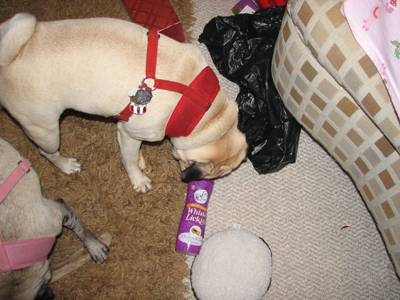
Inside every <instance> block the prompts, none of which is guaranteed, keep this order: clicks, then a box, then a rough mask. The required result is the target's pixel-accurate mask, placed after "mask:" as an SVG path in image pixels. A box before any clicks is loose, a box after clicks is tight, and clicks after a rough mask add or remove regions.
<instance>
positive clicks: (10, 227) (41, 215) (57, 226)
mask: <svg viewBox="0 0 400 300" xmlns="http://www.w3.org/2000/svg"><path fill="white" fill-rule="evenodd" d="M21 160H22V157H21V155H20V154H19V153H18V152H17V151H16V150H15V149H14V148H13V147H12V146H11V145H10V144H9V143H7V142H6V141H5V140H3V139H0V185H1V184H2V183H3V182H4V181H5V179H6V178H7V177H8V176H9V175H10V174H11V173H12V171H13V170H14V169H15V168H16V167H17V166H18V162H19V161H21ZM62 226H65V227H67V228H70V229H72V230H73V231H74V232H75V233H76V235H77V236H78V237H79V238H80V239H81V240H82V242H83V243H84V244H85V247H86V248H87V250H88V251H89V253H90V255H91V256H92V258H93V259H94V260H95V261H97V262H104V260H105V259H106V256H107V253H108V247H107V246H106V245H104V244H103V243H102V242H100V241H99V240H98V239H96V238H95V237H94V236H93V234H92V233H91V232H90V231H89V230H88V229H87V228H86V227H85V226H84V225H83V224H82V221H81V220H80V218H79V216H78V215H77V214H76V213H74V212H73V211H72V210H71V209H70V208H69V207H68V206H67V204H66V203H65V202H64V201H63V200H62V199H59V200H57V201H52V200H48V199H46V198H44V197H43V195H42V193H41V191H40V182H39V178H38V176H37V174H36V172H35V171H34V170H33V169H32V168H31V169H30V171H29V172H28V173H26V174H25V175H23V177H22V178H21V179H20V180H19V181H18V183H17V184H16V185H15V186H14V187H13V189H12V190H11V191H10V192H9V194H8V195H7V196H6V197H5V199H4V200H3V202H2V203H1V204H0V237H1V240H2V241H3V243H5V242H10V241H21V240H28V239H36V238H47V237H55V236H57V235H59V234H60V233H61V231H62ZM50 278H51V272H50V265H49V262H48V260H45V261H41V262H37V263H35V264H34V265H32V266H30V267H27V268H24V269H19V270H13V271H9V272H6V273H0V299H20V300H22V299H35V297H36V296H38V298H40V299H47V296H51V295H52V290H51V288H49V287H46V284H47V283H48V282H49V281H50ZM49 299H50V298H49Z"/></svg>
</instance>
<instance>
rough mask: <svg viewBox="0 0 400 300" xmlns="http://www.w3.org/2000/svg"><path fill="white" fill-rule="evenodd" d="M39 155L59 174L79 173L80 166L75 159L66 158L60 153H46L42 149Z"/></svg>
mask: <svg viewBox="0 0 400 300" xmlns="http://www.w3.org/2000/svg"><path fill="white" fill-rule="evenodd" d="M39 153H40V154H41V155H43V156H44V157H46V158H47V159H48V160H49V161H50V162H51V163H53V164H54V165H55V166H56V167H57V168H59V169H60V171H61V172H63V173H65V174H73V173H78V174H79V173H80V172H81V170H82V165H81V163H80V162H78V160H77V159H76V158H68V157H65V156H62V155H61V154H60V152H58V151H57V152H55V153H47V152H45V151H43V150H42V149H39Z"/></svg>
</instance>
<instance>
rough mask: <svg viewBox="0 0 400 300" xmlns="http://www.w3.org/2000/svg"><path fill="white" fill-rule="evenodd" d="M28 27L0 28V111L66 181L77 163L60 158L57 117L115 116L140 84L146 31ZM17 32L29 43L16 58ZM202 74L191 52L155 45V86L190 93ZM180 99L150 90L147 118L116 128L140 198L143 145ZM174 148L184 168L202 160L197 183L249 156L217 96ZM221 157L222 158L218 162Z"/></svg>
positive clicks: (58, 24)
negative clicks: (71, 113) (181, 87)
mask: <svg viewBox="0 0 400 300" xmlns="http://www.w3.org/2000/svg"><path fill="white" fill-rule="evenodd" d="M31 19H32V16H30V15H26V14H24V15H23V16H21V15H16V16H15V17H14V19H12V20H11V21H7V22H8V23H6V24H2V25H1V28H3V31H2V32H1V35H2V40H3V39H4V43H3V42H2V41H1V42H0V54H4V57H0V64H1V62H3V65H2V67H1V68H0V103H1V104H2V105H3V106H4V107H5V108H6V109H7V110H8V111H9V113H10V114H11V115H12V116H13V117H14V118H15V119H16V120H18V122H19V123H20V124H21V126H22V127H23V128H24V131H25V132H26V134H27V135H28V136H29V137H30V138H31V139H32V140H33V141H34V142H35V143H36V144H37V145H38V146H39V149H40V153H41V154H42V155H43V156H45V157H47V158H48V159H49V160H50V161H51V162H53V163H54V164H55V165H56V166H58V167H59V168H60V169H61V171H63V172H64V173H73V172H80V170H81V165H80V164H79V163H78V162H77V160H76V159H73V158H65V157H63V156H61V155H60V154H59V152H58V148H59V128H58V122H59V121H58V120H59V117H60V114H61V113H62V112H63V111H64V110H65V109H68V108H70V109H74V110H77V111H81V112H85V113H89V114H95V115H101V116H105V117H111V116H114V115H116V114H118V113H119V112H121V111H122V110H123V109H124V108H125V106H126V105H127V104H128V103H129V97H128V96H127V94H128V92H129V91H130V90H131V89H132V88H133V87H137V86H138V85H139V84H140V82H141V81H142V79H143V77H144V73H145V63H146V49H147V36H146V32H147V30H146V29H145V28H143V27H140V26H138V25H135V24H133V23H131V22H126V21H122V20H117V19H108V18H96V19H84V20H63V21H55V22H43V23H42V22H39V23H37V25H36V27H34V28H33V29H32V20H31ZM10 24H12V27H13V29H12V30H11V29H9V27H10V26H11V25H10ZM26 24H28V25H26ZM32 30H34V33H33V32H32ZM21 31H22V32H23V33H24V34H23V35H24V36H25V37H29V36H31V37H30V39H29V40H28V41H27V42H26V44H24V45H23V46H22V47H20V48H21V49H22V50H21V52H20V53H19V54H18V55H17V56H15V50H12V51H11V50H8V49H18V45H16V44H18V43H21V39H19V42H15V43H12V42H9V41H10V40H13V39H12V38H8V35H11V36H14V35H15V34H14V33H13V32H21ZM3 33H4V34H3ZM32 34H33V35H32ZM3 35H4V38H3ZM25 39H26V38H25ZM3 48H4V49H5V50H3ZM205 67H206V62H205V60H204V58H203V57H202V55H201V52H200V50H199V49H198V48H197V47H195V46H194V45H189V44H181V43H178V42H176V41H174V40H172V39H170V38H167V37H165V36H162V37H161V38H160V39H159V48H158V57H157V72H156V76H157V78H161V79H166V80H171V81H177V82H180V83H183V84H186V85H189V84H190V83H191V82H192V81H193V79H194V78H195V77H196V76H197V75H198V74H199V73H200V72H201V71H202V70H203V69H204V68H205ZM180 96H181V95H179V94H178V93H174V92H169V91H163V90H156V91H154V92H153V99H152V101H151V102H150V103H149V104H148V107H147V112H146V113H145V114H143V115H133V116H132V117H131V118H130V120H129V121H128V122H119V123H118V141H119V144H120V148H121V154H122V159H123V163H124V166H125V168H126V170H127V172H128V175H129V178H130V180H131V183H132V185H133V186H134V188H135V190H136V191H138V192H146V191H148V190H150V188H151V183H150V179H149V178H148V177H147V176H145V175H144V174H143V172H142V171H141V170H140V169H139V167H138V161H139V149H140V146H141V142H142V141H160V140H162V139H163V138H164V134H165V128H166V125H167V122H168V120H169V117H170V115H171V113H172V111H173V109H174V108H175V106H176V104H177V102H178V101H179V99H180ZM233 133H234V134H233ZM228 137H229V138H228ZM233 139H235V140H233ZM172 143H173V145H174V147H175V148H176V150H180V151H175V152H174V153H175V157H176V158H177V159H178V160H182V161H183V162H181V165H182V166H185V167H187V166H188V164H189V162H190V163H192V164H194V163H196V162H199V160H198V159H197V158H196V157H193V155H191V159H190V161H188V160H187V158H186V157H185V156H188V155H185V153H186V152H188V151H189V152H190V153H192V154H193V153H195V152H196V151H195V149H197V148H201V149H202V160H204V161H206V162H207V163H208V164H209V167H208V169H207V170H206V169H203V170H200V172H201V174H202V175H201V176H200V177H201V178H213V177H216V176H218V174H219V173H220V169H221V168H222V167H223V168H224V169H226V170H227V171H226V172H230V170H232V169H233V168H236V167H237V166H238V164H239V163H240V162H241V161H242V160H243V159H244V158H245V152H246V148H247V145H246V142H245V138H244V135H243V134H242V133H240V132H239V130H238V129H237V106H236V104H235V102H234V101H231V100H229V99H228V98H227V97H226V95H225V93H224V92H223V91H220V92H219V94H218V95H217V97H216V99H215V101H214V103H213V105H212V106H211V108H210V110H209V111H208V112H207V113H206V114H205V116H204V118H203V120H202V121H201V122H200V123H199V124H198V126H197V127H196V128H195V130H194V131H193V133H192V134H191V135H189V136H188V137H179V138H173V139H172ZM207 144H212V145H213V147H208V146H207ZM227 145H234V146H235V149H231V150H230V151H225V149H226V148H227ZM229 147H231V146H229ZM211 150H212V151H211ZM215 151H216V152H215ZM221 152H224V153H225V155H223V157H220V158H219V159H217V157H218V156H220V153H221ZM221 159H222V161H221ZM210 164H211V165H212V166H211V165H210ZM210 166H211V167H210ZM201 178H197V179H201Z"/></svg>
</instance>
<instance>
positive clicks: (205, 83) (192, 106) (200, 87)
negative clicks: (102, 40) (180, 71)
mask: <svg viewBox="0 0 400 300" xmlns="http://www.w3.org/2000/svg"><path fill="white" fill-rule="evenodd" d="M159 38H160V35H159V34H158V33H157V31H155V30H149V32H148V39H147V40H148V46H147V60H146V77H145V78H144V80H143V84H142V85H141V86H140V88H149V89H150V87H148V86H147V84H146V83H145V80H146V79H153V80H154V87H153V89H161V90H168V91H172V92H177V93H180V94H182V97H181V99H180V100H179V102H178V105H177V106H176V107H175V109H174V111H173V113H172V115H171V117H170V119H169V121H168V124H167V128H166V132H165V134H166V135H167V136H169V137H179V136H188V135H189V134H190V133H191V132H192V131H193V129H194V128H195V127H196V125H197V124H198V122H199V121H200V120H201V118H202V117H203V115H204V114H205V113H206V111H207V110H208V109H209V108H210V106H211V103H212V102H213V101H214V99H215V97H216V96H217V94H218V92H219V90H220V86H219V82H218V78H217V77H216V76H215V74H214V72H213V71H212V69H211V68H210V67H206V68H204V69H203V71H202V72H201V73H200V74H199V75H198V76H197V77H196V78H195V79H194V80H193V81H192V83H191V84H190V85H189V86H187V85H184V84H182V83H179V82H175V81H169V80H162V79H157V78H156V76H155V75H156V65H157V51H158V39H159ZM132 114H133V111H132V105H131V104H128V106H127V107H126V108H125V109H124V110H123V111H122V112H121V113H120V114H119V115H118V116H116V118H117V119H119V120H122V121H128V120H129V118H130V117H131V116H132Z"/></svg>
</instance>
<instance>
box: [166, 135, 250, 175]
mask: <svg viewBox="0 0 400 300" xmlns="http://www.w3.org/2000/svg"><path fill="white" fill-rule="evenodd" d="M246 154H247V143H246V138H245V136H244V134H243V133H241V132H240V131H239V130H238V129H237V128H235V129H232V130H230V131H229V132H228V133H226V134H225V135H224V136H223V137H221V138H220V139H218V140H215V141H213V142H211V143H208V144H205V145H203V146H200V147H198V148H195V149H176V148H174V150H173V155H174V157H175V158H176V159H177V160H178V161H179V164H180V167H181V171H182V180H183V181H184V182H189V181H194V180H202V179H213V178H217V177H222V176H225V175H228V174H229V173H231V172H232V170H234V169H236V168H237V167H238V166H239V165H240V163H241V162H243V160H245V158H246Z"/></svg>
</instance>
